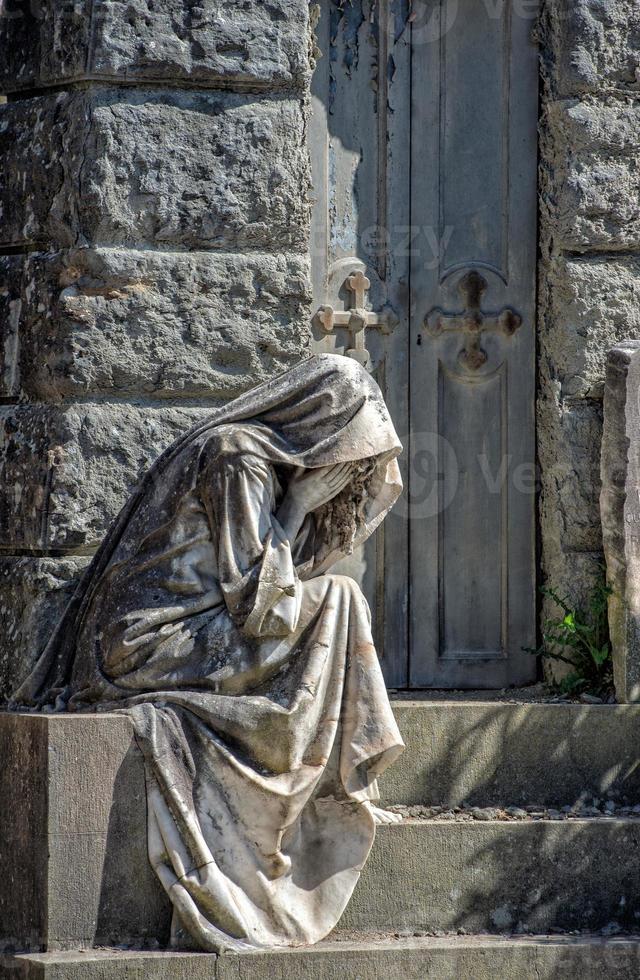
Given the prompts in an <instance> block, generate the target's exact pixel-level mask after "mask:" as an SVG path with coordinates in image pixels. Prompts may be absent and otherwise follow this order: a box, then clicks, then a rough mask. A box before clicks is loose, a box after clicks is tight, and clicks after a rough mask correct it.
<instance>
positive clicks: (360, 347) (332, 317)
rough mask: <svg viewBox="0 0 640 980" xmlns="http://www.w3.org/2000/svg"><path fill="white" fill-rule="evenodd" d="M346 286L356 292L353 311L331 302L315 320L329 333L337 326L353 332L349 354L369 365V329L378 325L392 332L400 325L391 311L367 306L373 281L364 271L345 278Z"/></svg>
mask: <svg viewBox="0 0 640 980" xmlns="http://www.w3.org/2000/svg"><path fill="white" fill-rule="evenodd" d="M344 284H345V286H346V287H347V289H348V290H349V291H350V292H351V293H352V294H353V299H354V302H353V306H352V308H351V309H349V310H343V311H339V310H334V308H333V306H329V305H328V304H327V305H325V306H321V307H320V308H319V309H318V311H317V313H316V315H315V316H314V322H315V323H316V324H317V325H318V326H319V327H321V328H322V329H323V330H324V331H325V332H326V333H332V332H333V330H334V329H335V328H336V327H343V328H344V329H346V330H348V331H349V343H350V344H351V345H352V346H351V347H349V348H347V350H345V354H346V356H347V357H351V358H353V359H354V360H355V361H358V363H359V364H362V366H363V367H369V362H370V355H369V351H368V350H367V345H366V331H367V330H368V329H370V328H371V327H377V328H378V329H379V330H381V331H382V333H385V334H389V333H391V332H392V330H393V328H394V327H395V325H396V320H395V317H394V316H393V314H392V313H391V311H390V310H388V309H387V310H383V311H382V312H381V313H373V312H372V311H371V310H367V309H366V308H365V303H366V301H367V293H368V291H369V289H370V287H371V281H370V280H369V279H368V278H367V277H366V275H365V274H364V272H361V271H360V270H358V272H354V273H353V275H350V276H348V277H347V279H346V280H345V283H344Z"/></svg>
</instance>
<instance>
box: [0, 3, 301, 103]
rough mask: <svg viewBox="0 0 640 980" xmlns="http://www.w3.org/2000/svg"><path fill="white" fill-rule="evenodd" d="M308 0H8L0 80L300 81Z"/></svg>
mask: <svg viewBox="0 0 640 980" xmlns="http://www.w3.org/2000/svg"><path fill="white" fill-rule="evenodd" d="M308 21H309V5H308V2H307V0H200V2H199V3H198V4H197V5H196V4H193V3H185V2H184V0H162V3H157V2H154V0H41V2H38V3H34V2H31V0H6V3H5V4H4V6H3V10H2V17H1V18H0V49H1V50H2V52H3V57H2V65H1V68H0V86H2V88H3V90H4V91H7V92H13V91H19V90H21V89H25V88H33V87H35V88H38V87H42V86H46V85H55V84H62V83H64V82H65V81H68V80H74V79H91V78H107V79H108V78H122V79H127V80H134V79H137V80H141V79H148V80H153V81H190V82H193V83H198V84H207V85H224V86H227V87H229V86H237V87H254V88H265V87H267V86H269V87H278V88H287V87H288V88H290V87H302V86H304V85H305V84H306V80H307V76H308V73H309V29H308Z"/></svg>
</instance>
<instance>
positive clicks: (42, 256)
mask: <svg viewBox="0 0 640 980" xmlns="http://www.w3.org/2000/svg"><path fill="white" fill-rule="evenodd" d="M309 51H310V42H309V26H308V3H307V0H269V2H265V0H200V2H199V3H198V4H194V3H191V2H185V0H162V3H156V2H154V0H127V2H126V3H125V2H124V0H73V2H72V0H43V2H42V3H37V4H34V3H29V2H27V0H8V2H7V3H6V4H5V5H4V7H3V10H2V14H1V15H0V89H1V91H2V92H3V93H5V94H6V96H7V101H6V102H5V103H4V104H0V154H1V155H2V158H3V174H2V177H1V178H0V214H1V215H2V222H1V226H0V317H1V321H0V322H1V324H2V334H1V337H2V342H1V343H0V698H2V697H5V696H7V695H8V694H9V693H10V692H11V690H12V689H13V688H14V687H15V686H16V684H17V683H18V682H19V681H20V680H21V679H22V677H23V676H24V675H25V674H26V673H27V672H28V670H29V669H30V666H31V665H32V663H33V662H34V660H35V658H36V656H37V654H38V652H39V650H40V648H41V647H42V645H43V643H44V642H45V641H46V638H47V636H48V633H49V632H50V630H51V627H52V624H53V623H54V622H55V619H56V618H57V616H58V615H59V613H60V611H61V609H62V608H63V606H64V603H65V602H66V600H67V598H68V596H69V595H70V593H71V591H72V589H73V585H74V582H75V581H76V579H77V576H78V574H79V573H80V571H81V569H82V567H84V566H85V565H86V563H87V562H88V561H89V559H90V555H91V554H92V553H93V551H94V550H95V548H96V547H97V545H98V544H99V542H100V540H101V539H102V537H103V535H104V533H105V531H106V529H107V527H108V525H109V523H110V521H111V520H112V519H113V517H114V516H115V515H116V514H117V512H118V510H119V509H120V507H121V506H122V504H123V503H124V501H125V499H126V497H127V496H128V494H129V493H130V491H131V489H132V487H133V486H134V484H135V482H136V480H137V479H138V477H139V476H140V474H141V473H142V472H143V471H144V470H145V469H146V467H147V466H148V464H149V463H150V462H151V460H152V459H154V458H155V456H157V455H158V453H159V452H161V451H162V449H164V448H165V446H166V445H168V444H169V443H170V442H171V441H173V439H175V438H176V437H177V436H178V435H179V434H180V433H181V432H183V431H184V430H185V429H186V428H187V427H188V426H189V425H191V424H192V423H193V422H195V421H197V420H198V419H200V418H202V417H203V416H205V415H206V414H207V412H209V411H211V409H212V408H213V407H215V406H216V405H218V404H220V402H221V401H223V400H225V399H228V398H230V397H233V396H235V395H238V394H240V393H241V392H242V391H244V390H246V389H248V388H250V387H252V386H254V385H256V384H258V383H259V382H260V381H262V380H264V379H266V378H269V377H271V376H273V375H275V374H277V373H279V372H280V371H282V370H285V369H286V368H288V367H290V366H291V365H292V364H294V363H296V362H297V361H298V360H299V359H300V358H301V357H304V356H305V355H306V354H307V353H309V345H310V330H309V324H310V305H309V304H310V287H309V270H308V254H307V253H308V222H309V207H310V203H309V185H310V174H309V162H308V151H307V146H306V120H307V111H308V87H309V77H310V64H309Z"/></svg>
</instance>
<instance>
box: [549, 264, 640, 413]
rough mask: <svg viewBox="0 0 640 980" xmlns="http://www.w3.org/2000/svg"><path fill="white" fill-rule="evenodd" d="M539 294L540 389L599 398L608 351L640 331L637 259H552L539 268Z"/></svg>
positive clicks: (639, 283) (557, 393) (639, 273)
mask: <svg viewBox="0 0 640 980" xmlns="http://www.w3.org/2000/svg"><path fill="white" fill-rule="evenodd" d="M540 294H541V301H542V306H543V316H542V317H541V320H540V356H541V369H542V378H541V380H542V384H543V388H544V389H545V391H547V392H550V393H551V392H552V393H553V397H556V396H559V397H560V398H562V399H565V398H589V399H601V398H602V395H603V392H604V377H605V365H606V354H607V351H608V350H609V349H610V348H611V347H613V346H614V345H615V344H616V343H618V342H619V341H621V340H623V339H624V338H626V337H632V336H635V335H636V334H637V333H638V332H639V331H640V260H639V259H638V258H637V257H636V256H611V255H608V256H606V257H604V256H593V257H588V258H587V257H585V258H571V259H570V258H566V257H565V256H564V255H555V256H553V257H552V258H551V259H549V260H547V261H545V262H544V264H543V266H542V268H541V275H540Z"/></svg>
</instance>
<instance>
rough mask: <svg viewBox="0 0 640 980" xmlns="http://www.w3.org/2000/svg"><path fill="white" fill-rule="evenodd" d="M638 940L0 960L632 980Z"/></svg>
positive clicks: (10, 961) (39, 972)
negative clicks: (221, 955)
mask: <svg viewBox="0 0 640 980" xmlns="http://www.w3.org/2000/svg"><path fill="white" fill-rule="evenodd" d="M639 974H640V943H639V942H638V939H637V937H632V938H620V939H609V940H603V939H601V938H593V937H581V938H579V939H574V938H571V937H564V936H536V937H533V936H532V937H526V938H513V939H511V938H510V939H502V938H499V937H490V936H464V937H450V938H443V939H430V938H413V939H406V940H395V941H394V940H386V941H385V940H367V939H366V938H364V939H363V940H361V941H359V942H340V943H335V942H334V943H321V944H320V945H319V946H316V947H314V948H312V949H305V950H287V951H279V952H277V951H274V952H266V953H250V954H245V955H242V956H224V957H219V958H216V957H215V956H209V955H207V954H198V953H125V952H122V951H120V950H111V951H87V952H85V953H57V954H55V953H48V954H40V955H29V956H16V957H14V958H7V959H6V960H4V961H1V960H0V978H2V980H302V978H304V980H345V978H348V980H356V978H357V980H395V978H400V977H402V978H403V980H496V978H505V980H506V978H508V980H531V978H532V977H535V978H536V980H561V978H566V980H573V978H575V977H580V978H581V980H602V978H603V977H614V976H615V977H616V980H637V977H638V975H639Z"/></svg>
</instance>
